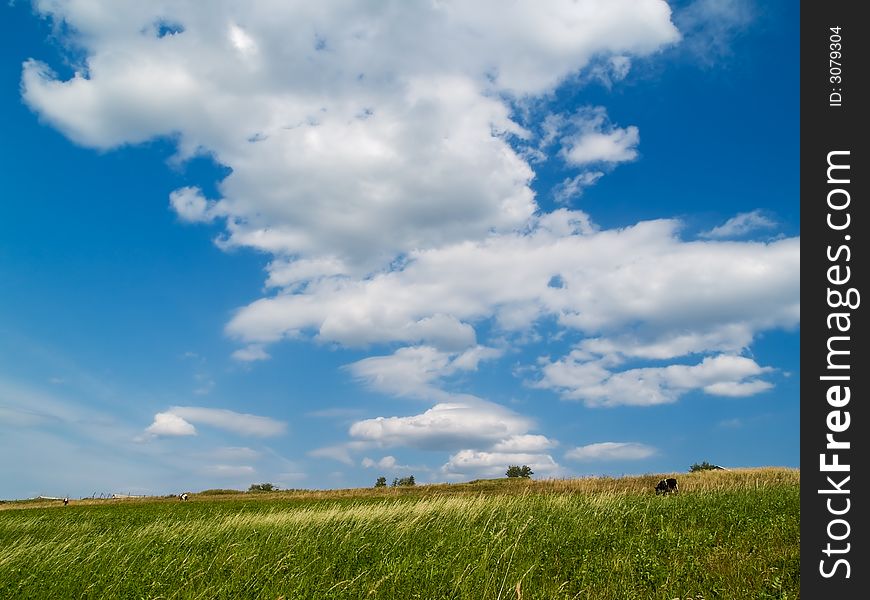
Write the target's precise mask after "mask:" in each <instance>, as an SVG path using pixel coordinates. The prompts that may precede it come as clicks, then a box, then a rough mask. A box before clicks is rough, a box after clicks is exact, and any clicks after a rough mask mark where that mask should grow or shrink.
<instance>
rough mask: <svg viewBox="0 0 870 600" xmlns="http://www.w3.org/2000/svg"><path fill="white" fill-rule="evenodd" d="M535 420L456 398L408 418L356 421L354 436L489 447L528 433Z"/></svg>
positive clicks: (428, 445) (390, 442) (437, 446)
mask: <svg viewBox="0 0 870 600" xmlns="http://www.w3.org/2000/svg"><path fill="white" fill-rule="evenodd" d="M531 427H532V421H531V420H530V419H528V418H526V417H523V416H521V415H518V414H517V413H515V412H513V411H511V410H509V409H507V408H505V407H503V406H500V405H498V404H495V403H492V402H487V401H484V400H480V399H479V398H473V397H470V396H466V397H456V398H455V399H454V400H453V401H452V402H443V403H439V404H436V405H435V406H433V407H432V408H430V409H429V410H427V411H425V412H423V413H422V414H418V415H412V416H409V417H377V418H374V419H365V420H363V421H357V422H356V423H354V424H353V425H351V427H350V435H351V437H352V438H354V439H356V440H359V441H365V442H373V443H376V444H377V445H379V446H384V447H392V446H409V447H415V448H423V449H428V450H455V449H458V448H463V447H466V448H467V447H481V446H483V447H488V446H491V445H493V444H496V443H498V442H500V441H502V440H505V439H508V438H511V437H513V436H517V435H523V434H525V433H526V432H527V431H528V430H529V429H531Z"/></svg>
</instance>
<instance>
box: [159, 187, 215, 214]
mask: <svg viewBox="0 0 870 600" xmlns="http://www.w3.org/2000/svg"><path fill="white" fill-rule="evenodd" d="M169 205H170V206H171V207H172V210H174V211H175V212H176V213H177V214H178V218H180V219H181V220H182V221H187V222H188V223H208V222H209V221H212V220H214V218H215V216H214V213H213V210H214V203H213V202H209V201H208V200H206V199H205V197H204V196H203V195H202V191H201V190H200V189H199V188H197V187H183V188H179V189H177V190H175V191H174V192H172V193H170V194H169Z"/></svg>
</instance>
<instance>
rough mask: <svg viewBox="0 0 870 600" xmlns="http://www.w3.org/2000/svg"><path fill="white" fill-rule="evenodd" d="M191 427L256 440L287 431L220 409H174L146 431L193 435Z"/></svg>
mask: <svg viewBox="0 0 870 600" xmlns="http://www.w3.org/2000/svg"><path fill="white" fill-rule="evenodd" d="M193 423H200V424H204V425H209V426H211V427H216V428H218V429H223V430H225V431H230V432H233V433H236V434H239V435H250V436H257V437H269V436H275V435H280V434H282V433H284V431H285V429H286V428H287V425H286V423H283V422H281V421H276V420H275V419H271V418H269V417H261V416H258V415H251V414H246V413H238V412H235V411H232V410H226V409H222V408H205V407H200V406H173V407H171V408H170V409H169V410H168V411H166V412H161V413H157V414H156V415H154V422H153V423H152V424H151V425H149V426H148V427H147V428H146V429H145V431H146V433H149V434H152V435H195V434H196V429H195V428H194V426H193Z"/></svg>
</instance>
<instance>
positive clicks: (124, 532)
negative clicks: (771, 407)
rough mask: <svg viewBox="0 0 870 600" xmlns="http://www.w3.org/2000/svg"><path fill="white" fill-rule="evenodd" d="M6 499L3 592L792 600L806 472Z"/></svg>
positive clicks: (1, 528)
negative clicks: (672, 483) (662, 492)
mask: <svg viewBox="0 0 870 600" xmlns="http://www.w3.org/2000/svg"><path fill="white" fill-rule="evenodd" d="M670 475H672V474H667V475H655V476H654V475H649V476H642V477H623V478H584V479H572V480H542V481H536V480H517V479H503V480H485V481H478V482H471V483H466V484H452V485H448V484H443V485H420V486H416V487H413V488H378V489H350V490H335V491H319V492H318V491H292V492H277V493H235V494H233V493H229V492H226V493H219V492H216V493H199V494H192V495H191V497H190V500H188V501H186V502H182V501H180V500H179V499H177V498H146V499H134V500H80V501H79V500H73V501H72V502H71V503H70V505H69V506H63V505H61V503H59V502H5V503H2V504H0V598H39V599H47V598H50V599H67V598H70V599H75V598H112V599H121V598H167V599H168V598H203V599H211V598H227V599H238V598H270V599H278V598H283V599H285V600H290V599H319V598H323V599H327V598H328V599H344V598H347V599H350V598H354V599H364V598H365V599H370V598H395V599H403V600H404V599H411V598H422V599H427V600H434V599H441V598H443V599H448V598H451V599H453V598H456V599H458V598H468V599H475V600H481V599H494V600H495V599H499V600H500V599H514V600H516V599H532V598H538V599H546V600H552V599H562V598H565V599H569V598H576V599H595V600H620V599H626V600H628V599H631V600H638V599H647V598H655V599H663V600H673V599H675V598H679V599H681V600H685V599H689V598H691V599H693V600H698V599H704V600H710V599H712V598H722V599H726V600H741V599H747V600H750V599H751V600H759V599H768V598H769V599H774V598H775V599H781V600H786V599H794V598H798V597H799V589H800V574H799V567H800V561H799V554H800V500H799V496H800V473H799V471H797V470H792V469H779V468H764V469H745V470H735V471H703V472H697V473H688V474H685V473H684V474H676V475H675V476H676V477H677V478H678V479H679V486H680V491H679V493H677V494H670V495H666V496H657V495H655V494H654V492H653V489H654V486H655V483H656V482H657V481H658V480H659V479H660V478H662V477H666V476H670Z"/></svg>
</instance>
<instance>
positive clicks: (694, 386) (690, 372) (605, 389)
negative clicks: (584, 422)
mask: <svg viewBox="0 0 870 600" xmlns="http://www.w3.org/2000/svg"><path fill="white" fill-rule="evenodd" d="M586 358H587V357H586V356H584V355H583V354H582V353H579V354H578V353H572V354H571V355H569V356H567V357H565V358H564V359H561V360H558V361H555V362H546V363H545V364H544V365H543V367H542V368H541V373H542V376H541V379H540V380H539V381H537V382H535V384H534V385H535V386H537V387H541V388H548V389H554V390H557V391H558V392H559V393H560V394H561V395H562V397H563V398H566V399H572V400H582V401H584V402H585V403H586V405H587V406H619V405H631V406H651V405H655V404H668V403H672V402H676V401H677V400H678V399H679V398H680V396H682V395H683V394H686V393H688V392H690V391H695V390H701V391H703V392H705V393H707V394H711V395H717V396H749V395H753V394H756V393H759V392H762V391H764V390H767V389H770V388H771V387H773V385H772V384H770V383H768V382H766V381H763V380H760V379H755V378H756V377H758V376H760V375H762V374H764V373H768V372H770V371H772V369H771V368H770V367H761V366H759V365H758V364H757V363H756V362H755V361H754V360H752V359H750V358H746V357H743V356H734V355H725V354H721V355H718V356H713V357H707V358H705V359H704V360H703V361H701V362H700V363H698V364H695V365H669V366H666V367H647V368H637V369H629V370H625V371H619V372H613V371H612V370H610V369H609V368H608V363H607V361H606V360H586Z"/></svg>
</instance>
